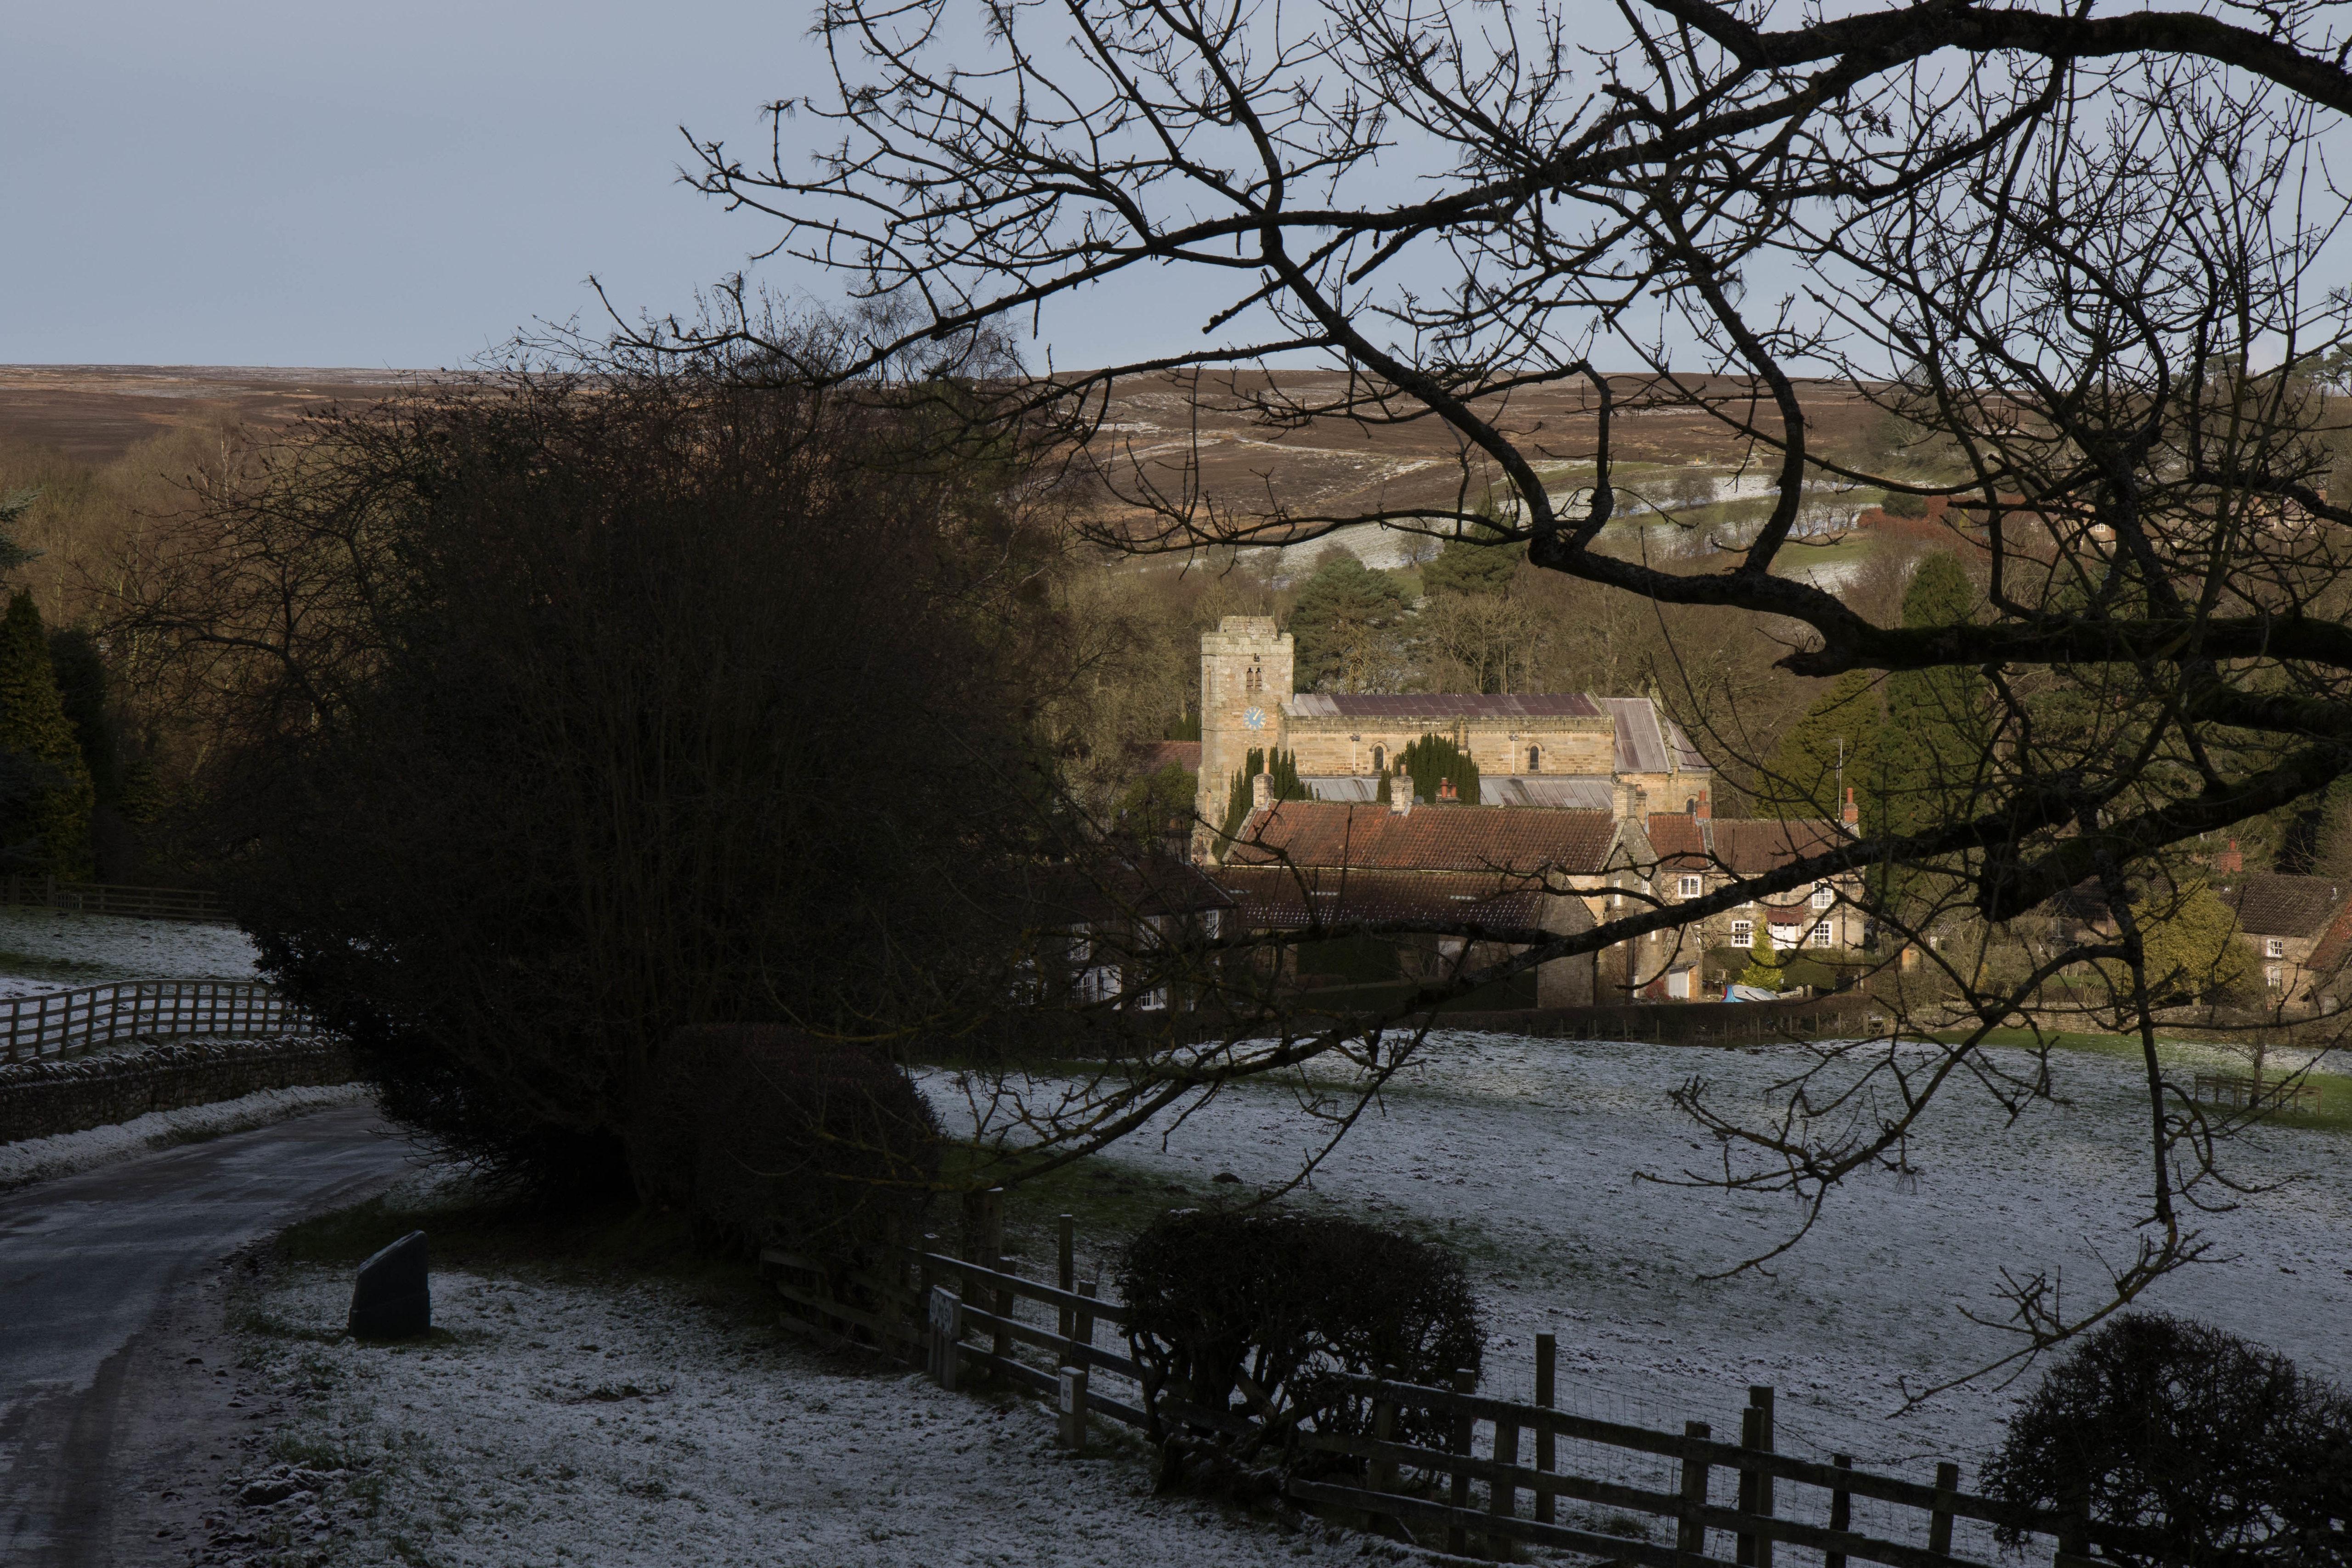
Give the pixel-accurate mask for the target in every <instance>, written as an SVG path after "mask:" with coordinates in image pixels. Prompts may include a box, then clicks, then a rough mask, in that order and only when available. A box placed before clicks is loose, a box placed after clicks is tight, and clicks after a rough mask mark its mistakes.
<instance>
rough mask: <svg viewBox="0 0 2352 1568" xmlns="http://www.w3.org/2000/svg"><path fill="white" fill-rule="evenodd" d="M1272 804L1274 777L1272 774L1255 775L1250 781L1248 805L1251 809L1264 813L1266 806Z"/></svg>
mask: <svg viewBox="0 0 2352 1568" xmlns="http://www.w3.org/2000/svg"><path fill="white" fill-rule="evenodd" d="M1273 804H1274V775H1273V774H1272V773H1258V774H1255V776H1253V777H1252V778H1251V779H1250V805H1251V807H1252V809H1254V810H1257V811H1264V810H1265V808H1266V807H1267V806H1269V805H1273Z"/></svg>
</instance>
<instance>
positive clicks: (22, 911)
mask: <svg viewBox="0 0 2352 1568" xmlns="http://www.w3.org/2000/svg"><path fill="white" fill-rule="evenodd" d="M253 962H254V951H253V943H252V942H251V941H249V940H248V939H247V936H246V934H245V933H244V932H243V931H239V930H237V929H236V927H235V926H220V925H193V924H188V923H185V922H183V921H141V920H131V919H127V918H125V917H123V916H121V915H83V914H71V913H68V912H67V911H65V910H50V909H41V908H37V907H35V906H32V905H23V904H14V905H0V997H5V996H21V995H27V994H31V993H33V992H37V991H56V990H61V989H64V988H66V987H68V986H74V985H96V984H102V983H103V982H106V981H110V980H251V979H253V978H254V977H255V976H254V970H253Z"/></svg>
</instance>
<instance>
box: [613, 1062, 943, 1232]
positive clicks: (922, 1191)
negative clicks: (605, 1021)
mask: <svg viewBox="0 0 2352 1568" xmlns="http://www.w3.org/2000/svg"><path fill="white" fill-rule="evenodd" d="M657 1076H658V1079H659V1080H660V1084H661V1090H660V1092H659V1093H658V1094H657V1095H656V1097H655V1098H654V1102H653V1104H652V1105H651V1106H649V1107H648V1108H647V1113H646V1116H645V1118H644V1119H643V1121H642V1123H641V1126H640V1130H639V1132H638V1135H637V1136H636V1138H635V1140H633V1146H632V1150H631V1154H632V1161H631V1163H632V1165H633V1166H634V1167H635V1168H636V1169H638V1170H640V1171H642V1172H644V1173H646V1178H647V1179H646V1188H647V1193H648V1195H650V1196H655V1197H659V1198H667V1199H668V1200H669V1201H671V1202H673V1203H677V1204H679V1205H682V1206H686V1207H688V1208H690V1209H691V1210H692V1211H693V1213H694V1214H695V1215H696V1216H697V1217H698V1220H699V1221H700V1222H701V1223H702V1224H703V1225H704V1226H706V1227H707V1228H708V1229H709V1231H710V1232H711V1233H712V1234H713V1235H714V1236H716V1237H718V1238H719V1240H721V1241H722V1242H724V1243H725V1244H726V1245H728V1246H730V1247H737V1248H740V1249H741V1250H744V1251H747V1252H757V1251H758V1249H759V1248H761V1247H766V1246H777V1247H788V1248H790V1249H791V1250H793V1251H795V1252H800V1253H805V1254H810V1255H813V1256H815V1257H818V1258H824V1259H826V1260H828V1261H831V1262H836V1263H852V1262H858V1261H864V1260H869V1259H870V1258H872V1257H873V1255H874V1254H875V1253H876V1252H877V1251H878V1250H879V1249H881V1248H883V1247H888V1246H891V1245H894V1244H898V1243H906V1242H912V1241H915V1240H917V1239H918V1238H919V1237H920V1236H921V1234H922V1222H923V1215H924V1214H925V1212H926V1210H927V1209H928V1208H929V1201H930V1194H931V1186H932V1184H933V1182H934V1181H935V1180H936V1179H937V1177H938V1175H939V1162H940V1127H939V1121H938V1119H937V1118H936V1117H935V1116H934V1115H933V1114H932V1111H931V1107H930V1103H929V1101H928V1100H925V1099H924V1098H923V1096H922V1092H921V1091H920V1090H919V1089H917V1088H916V1087H915V1085H914V1083H913V1082H912V1081H911V1080H910V1079H908V1077H907V1075H906V1073H905V1072H904V1071H902V1070H901V1069H900V1068H898V1067H897V1066H896V1065H895V1064H893V1063H892V1062H890V1061H889V1060H888V1059H887V1058H886V1057H884V1056H883V1055H882V1054H881V1053H880V1052H878V1051H876V1050H874V1049H872V1048H870V1047H865V1046H859V1045H854V1044H843V1043H840V1042H837V1041H831V1040H820V1039H815V1038H812V1037H809V1036H807V1035H803V1034H802V1033H800V1032H799V1031H798V1030H794V1029H788V1028H784V1027H781V1026H774V1025H755V1024H747V1025H713V1026H703V1027H699V1028H691V1029H681V1030H679V1031H678V1033H677V1035H675V1036H673V1037H671V1039H670V1042H669V1045H668V1047H667V1049H665V1050H664V1052H663V1053H662V1058H661V1060H660V1062H659V1064H658V1069H657Z"/></svg>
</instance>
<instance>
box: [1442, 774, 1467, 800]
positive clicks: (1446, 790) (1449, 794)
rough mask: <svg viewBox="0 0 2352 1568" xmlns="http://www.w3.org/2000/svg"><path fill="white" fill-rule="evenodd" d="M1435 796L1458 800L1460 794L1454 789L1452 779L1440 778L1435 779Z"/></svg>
mask: <svg viewBox="0 0 2352 1568" xmlns="http://www.w3.org/2000/svg"><path fill="white" fill-rule="evenodd" d="M1437 798H1438V799H1440V800H1460V799H1461V798H1462V796H1461V795H1460V794H1459V793H1458V792H1457V791H1456V790H1455V789H1454V781H1453V780H1452V779H1440V780H1438V781H1437Z"/></svg>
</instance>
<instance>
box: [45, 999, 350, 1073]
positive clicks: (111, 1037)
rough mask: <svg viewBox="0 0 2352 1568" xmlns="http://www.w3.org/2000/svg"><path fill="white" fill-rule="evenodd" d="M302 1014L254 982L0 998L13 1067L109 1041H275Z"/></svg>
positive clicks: (296, 1025) (297, 1025) (303, 1021)
mask: <svg viewBox="0 0 2352 1568" xmlns="http://www.w3.org/2000/svg"><path fill="white" fill-rule="evenodd" d="M306 1022H307V1019H306V1017H305V1016H304V1015H303V1013H302V1012H301V1010H300V1009H299V1008H297V1007H295V1006H293V1005H291V1004H289V1002H288V1001H287V1000H286V999H285V998H284V997H283V996H280V995H279V994H278V993H277V992H275V991H273V990H271V989H270V988H269V987H268V986H267V985H264V984H261V983H260V982H258V981H253V980H126V981H122V982H121V983H119V984H112V985H85V986H82V987H80V988H79V989H77V990H73V991H46V992H42V993H40V994H37V995H32V996H11V997H7V998H5V999H0V1050H5V1053H6V1059H7V1060H9V1061H12V1062H16V1061H28V1060H32V1059H35V1058H40V1057H55V1056H72V1055H74V1054H76V1053H78V1052H81V1051H87V1050H91V1049H94V1048H96V1047H100V1046H103V1045H108V1044H110V1043H111V1042H113V1041H115V1040H127V1039H136V1038H141V1037H144V1038H148V1039H158V1038H163V1037H170V1036H175V1035H275V1034H282V1033H285V1032H286V1031H288V1030H289V1029H296V1028H300V1027H302V1026H304V1025H305V1024H306Z"/></svg>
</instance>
